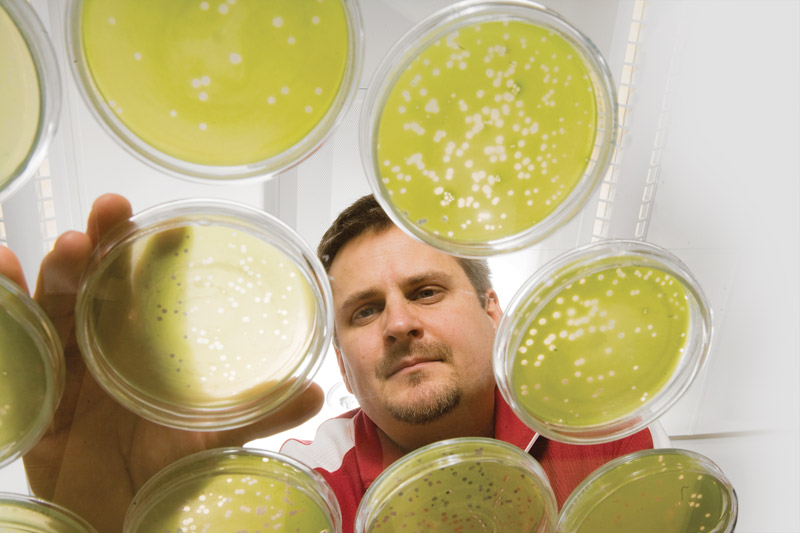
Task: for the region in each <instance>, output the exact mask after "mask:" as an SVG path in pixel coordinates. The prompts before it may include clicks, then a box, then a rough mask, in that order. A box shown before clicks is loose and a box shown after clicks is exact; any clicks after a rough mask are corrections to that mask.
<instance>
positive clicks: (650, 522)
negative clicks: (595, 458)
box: [558, 448, 738, 533]
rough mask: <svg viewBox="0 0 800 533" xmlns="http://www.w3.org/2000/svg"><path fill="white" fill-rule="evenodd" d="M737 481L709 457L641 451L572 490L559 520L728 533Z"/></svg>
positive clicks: (578, 527) (567, 526) (584, 527)
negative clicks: (726, 475) (734, 485)
mask: <svg viewBox="0 0 800 533" xmlns="http://www.w3.org/2000/svg"><path fill="white" fill-rule="evenodd" d="M737 513H738V503H737V498H736V492H735V490H734V489H733V486H732V485H731V484H730V482H729V481H728V480H727V479H726V477H725V475H724V474H723V473H722V471H721V470H720V469H719V467H718V466H717V465H715V464H714V463H713V462H711V461H710V460H709V459H708V458H707V457H704V456H702V455H700V454H698V453H695V452H691V451H688V450H679V449H671V448H670V449H662V450H643V451H639V452H634V453H632V454H629V455H625V456H622V457H618V458H616V459H614V460H613V461H611V462H609V463H607V464H605V465H603V466H601V467H600V468H598V469H597V470H595V471H594V472H593V473H592V474H590V475H589V477H587V478H586V479H585V480H584V481H583V482H582V483H581V484H580V485H578V487H576V488H575V490H574V491H573V492H572V494H570V496H569V498H567V501H566V502H564V506H563V507H562V509H561V514H560V516H559V521H558V531H560V532H564V533H567V532H569V533H590V532H591V533H612V532H614V533H626V532H627V533H634V532H638V531H648V532H652V533H686V532H688V531H691V532H698V533H700V532H702V533H730V532H732V531H733V530H734V527H735V525H736V518H737Z"/></svg>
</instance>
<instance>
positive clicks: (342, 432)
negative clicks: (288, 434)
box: [280, 409, 363, 472]
mask: <svg viewBox="0 0 800 533" xmlns="http://www.w3.org/2000/svg"><path fill="white" fill-rule="evenodd" d="M359 416H363V415H361V409H353V410H352V411H348V412H347V413H344V414H342V415H339V416H337V417H335V418H331V419H329V420H326V421H325V422H323V423H322V424H321V425H320V426H319V428H318V429H317V433H316V435H314V440H313V441H307V440H298V439H289V440H287V441H286V442H285V443H284V444H283V446H281V450H280V451H281V453H282V454H284V455H287V456H289V457H291V458H293V459H297V460H298V461H300V462H302V463H303V464H305V465H306V466H308V467H310V468H313V469H318V470H325V471H327V472H335V471H337V470H339V469H340V468H341V467H342V463H343V462H344V459H345V456H346V455H347V454H348V452H350V451H351V450H353V449H354V448H355V444H356V441H355V424H356V419H357V417H359Z"/></svg>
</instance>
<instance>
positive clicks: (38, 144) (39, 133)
mask: <svg viewBox="0 0 800 533" xmlns="http://www.w3.org/2000/svg"><path fill="white" fill-rule="evenodd" d="M0 9H2V10H4V11H5V12H6V13H7V14H8V16H9V17H10V18H11V22H12V23H14V25H16V27H17V30H18V31H19V33H20V35H21V36H22V38H23V40H24V41H25V43H26V44H27V46H28V51H29V53H30V56H31V59H32V61H33V65H34V68H35V69H36V76H37V79H38V83H39V122H38V125H37V127H36V133H35V134H34V138H33V143H32V145H31V149H30V151H29V152H28V154H27V156H26V158H25V159H24V160H23V161H21V162H20V164H19V165H18V166H17V168H16V169H15V170H14V171H13V172H12V174H11V176H8V177H3V176H0V179H6V182H5V184H0V203H2V202H4V201H6V200H7V199H8V198H10V197H11V196H13V195H14V193H16V192H17V191H18V190H19V189H20V188H22V187H23V186H24V185H25V184H26V183H27V182H28V180H29V179H30V178H31V177H32V176H33V175H34V174H35V173H36V171H37V170H38V169H39V166H40V165H41V164H42V162H43V161H44V159H45V157H46V156H47V153H48V151H49V149H50V144H51V143H52V141H53V137H54V136H55V133H56V130H57V129H58V122H59V115H60V112H61V76H60V74H59V71H58V63H57V62H56V54H55V50H54V49H53V45H52V43H51V42H50V38H49V37H48V33H47V30H46V29H45V27H44V25H43V24H42V21H41V20H40V19H39V16H38V15H37V14H36V11H34V9H33V7H32V6H31V5H30V4H29V3H28V2H26V1H25V0H0Z"/></svg>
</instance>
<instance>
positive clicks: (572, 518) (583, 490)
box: [556, 448, 739, 533]
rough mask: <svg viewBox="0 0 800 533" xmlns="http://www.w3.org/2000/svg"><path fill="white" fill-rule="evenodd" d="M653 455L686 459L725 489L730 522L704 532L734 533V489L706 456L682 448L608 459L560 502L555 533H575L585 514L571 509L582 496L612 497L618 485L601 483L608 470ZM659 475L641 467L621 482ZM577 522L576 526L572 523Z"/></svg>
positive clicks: (654, 450) (653, 469)
mask: <svg viewBox="0 0 800 533" xmlns="http://www.w3.org/2000/svg"><path fill="white" fill-rule="evenodd" d="M653 455H678V456H684V457H686V458H687V459H689V460H691V461H693V462H694V463H695V465H696V466H697V468H696V471H697V470H701V471H702V473H703V474H704V475H705V474H710V475H711V476H713V477H714V479H715V480H716V481H718V482H719V483H720V485H722V487H723V488H724V489H726V493H725V494H726V496H727V503H728V508H729V509H730V514H729V516H730V520H729V521H728V522H727V523H724V524H722V525H723V526H724V529H722V530H719V529H716V530H713V531H709V532H708V533H731V532H733V531H734V529H735V526H736V522H737V519H738V511H739V504H738V497H737V495H736V490H735V489H734V487H733V485H732V484H731V482H730V481H729V480H728V478H727V477H726V476H725V473H724V472H722V470H721V469H720V468H719V466H718V465H717V464H716V463H714V462H713V461H712V460H711V459H709V458H708V457H706V456H704V455H702V454H699V453H697V452H694V451H692V450H685V449H682V448H661V449H659V448H656V449H651V450H639V451H637V452H632V453H629V454H627V455H623V456H620V457H617V458H615V459H612V460H611V461H609V462H608V463H606V464H604V465H602V466H600V467H598V468H597V469H596V470H595V471H594V472H592V473H591V474H589V475H588V476H587V477H586V478H585V479H584V480H583V481H582V482H581V483H580V484H579V485H578V486H577V487H575V489H574V490H573V491H572V493H570V495H569V497H567V500H566V501H565V502H564V505H563V506H562V507H561V512H560V514H559V520H558V527H557V528H556V530H557V531H559V532H560V531H564V532H566V531H576V528H577V527H578V526H579V525H580V522H581V521H582V520H584V519H586V517H587V513H586V512H583V513H579V512H578V511H574V510H573V509H574V508H575V507H576V506H577V505H578V504H579V502H580V499H581V498H582V497H586V496H584V495H585V494H590V495H598V494H599V495H603V496H601V500H605V499H606V498H608V497H610V496H611V495H612V494H613V490H614V489H615V488H618V487H620V486H622V484H619V483H613V484H612V483H608V482H604V477H605V476H606V475H607V474H608V473H609V472H611V471H613V470H615V469H616V468H617V467H619V466H620V465H623V464H626V463H633V462H636V461H640V460H643V459H646V458H648V457H651V456H653ZM660 472H662V468H661V467H655V466H651V467H650V468H642V469H639V470H636V471H635V472H631V473H630V475H629V476H628V477H627V479H626V480H625V484H627V483H632V482H635V481H637V480H638V479H640V478H641V477H643V476H647V475H650V474H654V473H660ZM576 522H577V523H576Z"/></svg>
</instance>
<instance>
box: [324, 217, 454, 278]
mask: <svg viewBox="0 0 800 533" xmlns="http://www.w3.org/2000/svg"><path fill="white" fill-rule="evenodd" d="M409 259H410V260H409ZM401 260H405V261H406V262H407V263H410V264H419V265H420V267H419V268H420V269H421V270H425V268H424V266H422V265H424V264H425V263H428V264H431V263H440V264H443V265H444V264H447V265H450V264H454V265H455V264H457V261H456V259H455V257H453V256H451V255H448V254H446V253H444V252H442V251H441V250H438V249H436V248H434V247H432V246H430V245H429V244H425V243H423V242H420V241H418V240H416V239H414V238H412V237H410V236H409V235H407V234H406V233H405V232H403V231H402V230H401V229H399V228H398V227H397V226H389V227H388V228H385V229H380V230H368V231H366V232H364V233H362V234H361V235H359V236H358V237H355V238H353V239H352V240H350V241H349V242H347V243H346V244H345V245H344V246H342V247H341V249H340V250H339V252H338V253H337V254H336V256H335V257H334V258H333V261H332V263H331V267H330V270H331V272H333V271H334V270H339V269H342V268H356V269H358V268H360V267H361V266H362V265H363V264H364V263H363V262H364V261H373V262H374V261H385V262H386V263H394V262H396V261H401Z"/></svg>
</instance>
